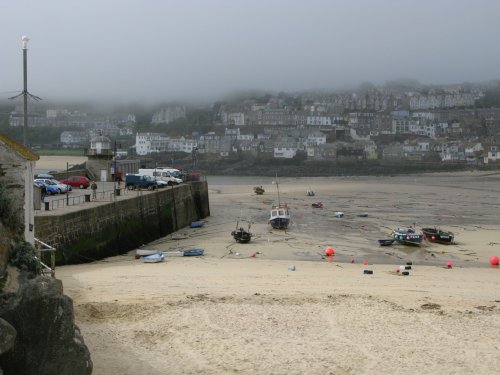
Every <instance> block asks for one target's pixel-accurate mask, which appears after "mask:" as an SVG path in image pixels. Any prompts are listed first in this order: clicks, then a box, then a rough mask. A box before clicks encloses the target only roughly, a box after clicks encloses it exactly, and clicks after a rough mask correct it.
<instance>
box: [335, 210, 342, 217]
mask: <svg viewBox="0 0 500 375" xmlns="http://www.w3.org/2000/svg"><path fill="white" fill-rule="evenodd" d="M335 217H344V213H343V212H342V211H336V212H335Z"/></svg>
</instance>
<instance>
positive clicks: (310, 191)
mask: <svg viewBox="0 0 500 375" xmlns="http://www.w3.org/2000/svg"><path fill="white" fill-rule="evenodd" d="M315 195H316V194H314V191H312V190H308V191H307V196H308V197H314V196H315Z"/></svg>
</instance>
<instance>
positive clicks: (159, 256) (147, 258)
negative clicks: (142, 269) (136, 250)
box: [142, 252, 165, 263]
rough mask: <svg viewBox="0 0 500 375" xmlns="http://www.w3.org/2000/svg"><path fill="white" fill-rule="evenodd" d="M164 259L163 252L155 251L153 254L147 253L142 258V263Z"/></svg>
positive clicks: (158, 261)
mask: <svg viewBox="0 0 500 375" xmlns="http://www.w3.org/2000/svg"><path fill="white" fill-rule="evenodd" d="M164 260H165V255H164V254H163V253H161V252H160V253H156V254H153V255H147V256H145V257H143V258H142V261H143V262H144V263H160V262H163V261H164Z"/></svg>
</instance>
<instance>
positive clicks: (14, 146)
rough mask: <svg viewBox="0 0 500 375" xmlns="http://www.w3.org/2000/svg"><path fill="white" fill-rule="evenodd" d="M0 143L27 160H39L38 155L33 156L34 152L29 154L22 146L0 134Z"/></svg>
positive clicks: (28, 150)
mask: <svg viewBox="0 0 500 375" xmlns="http://www.w3.org/2000/svg"><path fill="white" fill-rule="evenodd" d="M0 142H2V143H4V144H5V145H6V146H7V147H9V148H10V149H12V150H14V151H16V152H17V153H18V154H19V155H21V156H22V157H24V158H25V159H27V160H38V159H40V156H39V155H38V154H35V153H34V152H31V150H30V149H28V148H26V147H24V146H23V145H20V144H19V143H17V142H16V141H14V140H13V139H11V138H9V137H8V136H7V135H5V134H3V133H0Z"/></svg>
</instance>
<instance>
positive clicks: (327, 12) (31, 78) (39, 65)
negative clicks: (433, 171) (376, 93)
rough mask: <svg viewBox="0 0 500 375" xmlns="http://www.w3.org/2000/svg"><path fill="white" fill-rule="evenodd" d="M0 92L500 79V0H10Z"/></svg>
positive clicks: (160, 92)
mask: <svg viewBox="0 0 500 375" xmlns="http://www.w3.org/2000/svg"><path fill="white" fill-rule="evenodd" d="M0 14H1V21H0V45H1V54H0V56H1V61H0V67H1V68H0V99H5V98H7V97H9V96H12V95H15V92H16V91H20V90H22V86H23V65H22V61H23V60H22V49H21V36H23V35H26V36H28V37H29V38H30V42H29V44H28V89H29V91H30V92H31V93H33V94H35V95H37V96H40V97H42V98H43V99H46V100H62V99H88V100H94V99H95V100H110V101H112V102H130V101H142V102H149V103H155V102H163V101H171V100H186V99H192V100H196V101H200V100H207V101H211V100H216V99H218V98H220V97H222V96H224V95H226V94H228V93H231V92H233V91H235V90H247V89H258V90H272V91H288V92H292V91H296V90H304V89H315V88H321V89H330V88H331V89H336V88H341V87H345V86H356V85H358V84H359V83H361V82H365V81H370V82H373V83H375V84H382V83H384V82H385V81H387V80H394V79H399V78H413V79H417V80H419V81H420V82H422V83H436V84H439V83H459V82H464V81H470V82H478V81H486V80H490V79H498V78H500V1H499V0H156V1H154V0H136V1H132V0H81V1H73V0H45V1H42V0H23V1H20V0H0Z"/></svg>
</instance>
